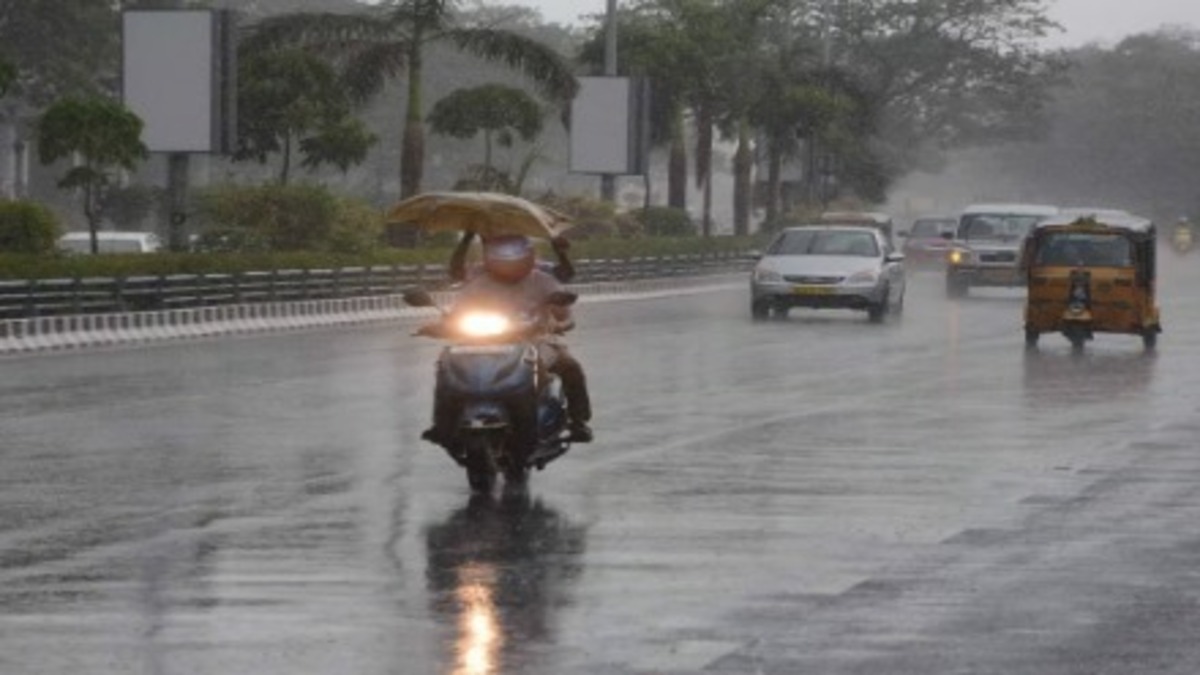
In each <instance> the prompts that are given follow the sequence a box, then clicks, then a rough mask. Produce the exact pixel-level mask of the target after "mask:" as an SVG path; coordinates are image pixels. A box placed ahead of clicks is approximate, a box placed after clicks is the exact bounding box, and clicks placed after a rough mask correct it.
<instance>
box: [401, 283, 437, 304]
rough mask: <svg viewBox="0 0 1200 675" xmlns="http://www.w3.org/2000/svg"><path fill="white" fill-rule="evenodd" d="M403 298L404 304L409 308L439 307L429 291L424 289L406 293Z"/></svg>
mask: <svg viewBox="0 0 1200 675" xmlns="http://www.w3.org/2000/svg"><path fill="white" fill-rule="evenodd" d="M403 297H404V303H405V304H407V305H408V306H409V307H435V306H436V305H437V303H435V302H434V301H433V296H432V295H430V294H429V291H427V290H425V289H423V288H417V289H414V290H411V291H405V292H404V295H403Z"/></svg>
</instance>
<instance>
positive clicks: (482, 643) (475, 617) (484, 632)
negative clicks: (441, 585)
mask: <svg viewBox="0 0 1200 675" xmlns="http://www.w3.org/2000/svg"><path fill="white" fill-rule="evenodd" d="M458 582H459V583H458V588H457V589H455V592H454V594H455V598H456V600H457V601H458V606H459V612H460V614H459V620H458V641H457V643H456V644H455V652H456V658H455V667H454V675H492V674H493V673H498V672H500V663H499V655H500V648H501V647H502V646H503V643H504V636H503V634H502V632H501V627H500V618H499V616H497V613H496V603H495V600H494V598H493V589H494V588H495V587H496V571H495V569H494V568H493V567H492V566H491V565H485V564H480V563H471V564H468V565H464V566H463V567H462V568H461V569H459V570H458Z"/></svg>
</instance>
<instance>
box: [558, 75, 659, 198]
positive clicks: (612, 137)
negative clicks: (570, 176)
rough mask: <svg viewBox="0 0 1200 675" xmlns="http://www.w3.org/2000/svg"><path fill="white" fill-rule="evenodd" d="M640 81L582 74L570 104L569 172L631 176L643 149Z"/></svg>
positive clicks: (639, 161) (638, 166) (642, 91)
mask: <svg viewBox="0 0 1200 675" xmlns="http://www.w3.org/2000/svg"><path fill="white" fill-rule="evenodd" d="M645 103H646V101H645V95H644V87H643V86H642V81H641V80H631V79H630V78H624V77H581V78H579V95H578V96H576V97H575V101H574V102H573V103H572V104H571V171H573V172H575V173H592V174H612V175H631V174H637V173H640V172H641V170H642V154H643V152H644V141H643V128H644V125H643V121H642V111H643V110H644V108H645Z"/></svg>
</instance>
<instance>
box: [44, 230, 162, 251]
mask: <svg viewBox="0 0 1200 675" xmlns="http://www.w3.org/2000/svg"><path fill="white" fill-rule="evenodd" d="M96 245H97V247H98V248H99V250H100V252H101V253H154V252H156V251H161V250H162V242H161V241H160V240H159V238H158V235H157V234H154V233H153V232H112V231H108V232H97V233H96ZM58 248H59V249H60V250H62V251H64V252H66V253H91V252H92V235H91V233H88V232H70V233H68V234H65V235H63V236H62V237H60V238H59V240H58Z"/></svg>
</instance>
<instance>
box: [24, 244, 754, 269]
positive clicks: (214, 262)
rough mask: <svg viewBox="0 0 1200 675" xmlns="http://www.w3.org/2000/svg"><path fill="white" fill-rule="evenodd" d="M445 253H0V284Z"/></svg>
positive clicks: (689, 248) (588, 254)
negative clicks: (92, 254)
mask: <svg viewBox="0 0 1200 675" xmlns="http://www.w3.org/2000/svg"><path fill="white" fill-rule="evenodd" d="M755 246H756V240H755V239H754V238H752V237H743V238H735V237H716V238H712V239H701V238H697V237H686V238H680V239H672V238H657V237H645V238H638V239H611V240H591V241H585V242H578V243H575V244H574V245H573V246H572V248H571V257H572V259H574V260H583V259H586V258H617V259H622V258H631V257H637V256H659V255H679V254H688V253H703V252H714V251H745V250H748V249H750V248H754V247H755ZM449 258H450V249H449V248H420V249H379V250H377V251H374V252H371V253H364V254H337V253H310V252H294V253H148V254H129V255H101V256H87V255H76V256H33V255H16V254H0V278H2V279H65V278H76V277H78V278H87V277H132V276H157V275H160V274H168V275H169V274H229V273H234V272H252V271H269V270H285V269H329V268H336V267H366V266H369V265H416V264H439V263H445V262H446V261H447V260H448V259H449Z"/></svg>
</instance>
